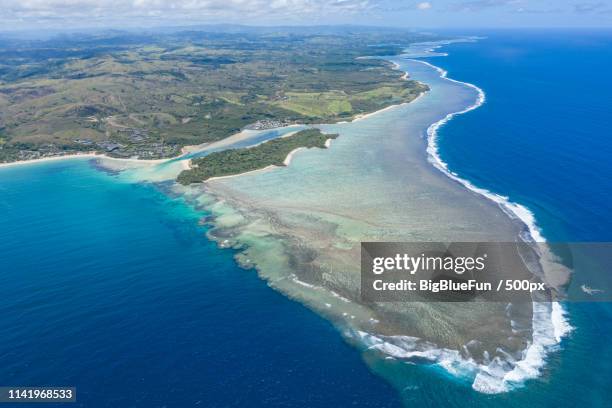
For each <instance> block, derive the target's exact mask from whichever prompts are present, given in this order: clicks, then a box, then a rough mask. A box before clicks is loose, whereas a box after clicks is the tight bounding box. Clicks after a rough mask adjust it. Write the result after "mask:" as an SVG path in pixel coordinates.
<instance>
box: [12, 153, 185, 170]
mask: <svg viewBox="0 0 612 408" xmlns="http://www.w3.org/2000/svg"><path fill="white" fill-rule="evenodd" d="M179 157H180V156H179ZM84 158H85V159H87V158H89V159H104V160H111V161H118V162H123V163H142V164H144V165H147V164H160V163H164V162H166V161H168V160H172V159H152V160H146V159H122V158H118V157H110V156H107V155H105V154H101V153H95V152H89V153H85V152H84V153H71V154H64V155H60V156H51V157H41V158H40V159H31V160H19V161H14V162H8V163H0V169H1V168H5V167H16V166H25V165H30V164H41V163H47V162H54V161H60V160H74V159H84Z"/></svg>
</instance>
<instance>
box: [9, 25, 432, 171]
mask: <svg viewBox="0 0 612 408" xmlns="http://www.w3.org/2000/svg"><path fill="white" fill-rule="evenodd" d="M391 39H392V40H393V41H391ZM423 39H430V38H428V37H424V36H421V35H417V34H414V33H409V32H393V33H378V32H376V31H375V30H373V31H372V32H368V31H362V32H358V33H352V32H338V33H329V34H316V32H308V33H289V32H261V33H258V32H254V33H248V34H241V33H232V34H227V33H224V34H220V33H206V32H198V31H185V32H176V33H169V34H163V35H161V34H160V35H137V34H122V33H116V32H114V33H110V34H100V35H95V36H85V35H83V36H77V35H73V36H71V37H61V38H57V39H54V40H46V41H38V42H36V41H27V42H26V41H22V42H20V41H17V40H12V41H5V42H3V41H2V40H1V39H0V161H12V160H18V159H27V158H36V157H40V156H48V155H57V154H63V153H69V152H76V151H92V150H95V151H101V152H104V153H107V154H110V155H112V156H117V157H128V156H138V157H140V158H159V157H169V156H174V155H176V154H178V152H179V150H180V148H181V147H182V146H185V145H192V144H200V143H204V142H211V141H215V140H219V139H222V138H225V137H227V136H229V135H231V134H233V133H235V132H237V131H239V130H240V129H242V128H244V127H245V126H247V125H249V124H252V123H255V122H257V121H266V120H268V121H271V120H272V121H275V123H295V122H302V123H317V122H318V123H321V122H322V121H336V120H341V119H347V118H350V117H352V116H354V115H356V114H360V113H365V112H371V111H374V110H377V109H380V108H381V107H384V106H387V105H389V104H393V103H398V102H405V101H409V100H411V99H413V98H414V97H415V96H416V95H418V94H419V93H420V92H422V91H423V90H424V89H425V87H424V86H423V85H421V84H419V83H416V82H414V81H406V80H403V79H402V78H401V73H400V72H398V71H395V70H392V69H391V66H390V64H388V63H387V62H385V61H382V60H379V59H363V58H358V57H360V56H363V55H388V54H394V53H398V52H399V51H401V49H402V46H403V45H407V44H408V43H410V42H413V41H417V40H423ZM373 44H397V45H390V46H377V47H372V45H373ZM402 44H403V45H402Z"/></svg>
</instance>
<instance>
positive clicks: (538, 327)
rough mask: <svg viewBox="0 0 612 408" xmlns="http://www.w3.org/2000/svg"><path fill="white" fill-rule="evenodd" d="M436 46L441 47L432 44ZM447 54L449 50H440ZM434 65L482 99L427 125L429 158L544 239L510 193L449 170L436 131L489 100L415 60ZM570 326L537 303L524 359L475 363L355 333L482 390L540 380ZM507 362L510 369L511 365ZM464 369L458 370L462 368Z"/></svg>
mask: <svg viewBox="0 0 612 408" xmlns="http://www.w3.org/2000/svg"><path fill="white" fill-rule="evenodd" d="M434 48H437V47H434ZM438 55H445V54H438ZM412 60H413V61H415V62H419V63H422V64H425V65H428V66H430V67H431V68H433V69H435V70H437V71H438V72H439V73H440V77H441V78H444V79H446V80H448V81H451V82H455V83H460V84H463V85H465V86H468V87H470V88H473V89H474V90H476V92H477V94H478V98H477V100H476V102H475V103H474V104H472V105H470V106H468V107H467V108H465V109H464V110H461V111H457V112H453V113H449V114H447V115H446V116H445V117H444V118H443V119H441V120H439V121H437V122H435V123H433V124H431V125H430V126H429V128H428V129H427V154H428V160H429V162H430V163H431V164H432V165H433V166H434V167H436V168H437V169H438V170H440V171H441V172H443V173H444V174H445V175H446V176H448V177H449V178H451V179H452V180H455V181H457V182H458V183H460V184H462V185H463V186H464V187H466V188H467V189H469V190H471V191H473V192H475V193H477V194H479V195H481V196H483V197H485V198H487V199H489V200H491V201H493V202H495V203H497V204H498V205H499V206H500V208H501V209H502V210H503V211H504V212H505V213H506V214H508V215H509V216H510V217H512V218H515V219H518V220H520V221H522V222H523V223H524V225H525V226H526V231H525V234H523V235H522V238H523V239H524V240H526V241H532V242H546V240H545V238H544V236H543V235H542V232H541V230H540V229H539V228H538V226H537V224H536V220H535V216H534V214H533V213H532V212H531V211H530V210H529V209H528V208H527V207H525V206H523V205H521V204H518V203H514V202H511V201H510V200H509V198H508V197H505V196H502V195H499V194H496V193H493V192H491V191H489V190H486V189H484V188H480V187H477V186H475V185H474V184H472V183H471V182H470V181H468V180H466V179H463V178H461V177H459V175H458V174H456V173H454V172H452V171H450V170H449V168H448V164H447V163H446V162H444V161H443V160H442V158H441V157H440V154H439V148H438V131H439V129H440V128H441V127H442V126H444V125H445V124H446V123H448V122H449V121H450V120H451V119H452V118H453V117H455V116H456V115H461V114H464V113H467V112H470V111H472V110H474V109H477V108H479V107H480V106H482V105H483V104H484V103H485V101H486V95H485V93H484V91H483V90H482V89H480V88H479V87H477V86H476V85H474V84H470V83H466V82H461V81H457V80H454V79H451V78H448V77H447V75H448V72H447V71H445V70H443V69H442V68H440V67H437V66H435V65H433V64H430V63H429V62H426V61H421V60H418V59H412ZM540 255H541V256H543V257H547V259H543V260H542V261H541V262H542V263H548V264H553V263H554V261H555V260H554V259H551V257H552V256H553V255H552V254H549V253H547V254H540ZM572 329H573V328H572V326H571V325H570V323H569V320H568V318H567V312H566V311H565V310H564V308H563V306H562V305H561V304H560V303H558V302H552V303H542V302H534V303H533V319H532V331H533V334H532V343H531V344H530V345H529V346H528V347H527V348H526V349H525V350H524V352H523V356H522V358H521V359H520V360H516V361H513V359H512V358H509V359H508V360H507V361H503V362H502V361H501V360H500V359H499V358H497V357H496V358H495V359H494V360H493V361H491V362H490V363H489V364H486V365H485V364H477V363H475V362H474V360H473V359H465V358H463V357H462V356H461V355H460V353H458V352H457V351H453V350H446V349H436V348H435V347H434V346H432V345H426V346H423V345H422V344H421V345H420V346H419V347H420V348H416V347H415V346H416V345H417V344H418V343H417V341H416V339H413V338H407V337H406V336H380V337H377V336H375V335H372V334H368V333H364V332H359V333H357V336H358V337H359V338H361V339H362V341H364V342H365V343H366V344H368V345H369V347H370V348H373V349H376V350H379V351H381V352H383V353H385V354H389V355H392V356H394V357H397V358H402V359H406V358H408V359H410V358H413V357H415V356H416V357H422V358H426V359H428V360H431V361H433V362H435V363H437V364H439V365H440V366H441V367H443V368H445V369H446V370H447V371H448V372H449V373H451V374H454V375H461V376H466V375H471V376H473V378H474V380H473V383H472V387H473V388H474V389H475V390H476V391H479V392H483V393H490V394H494V393H500V392H507V391H509V390H511V389H513V388H515V387H518V386H521V385H522V384H524V382H525V381H526V380H529V379H533V378H536V377H537V376H538V375H539V374H540V370H541V369H542V368H543V367H544V365H545V362H546V356H547V355H548V354H549V353H550V352H552V351H555V350H557V349H558V348H559V345H560V343H561V341H562V339H563V338H564V337H565V336H567V335H568V334H569V333H570V332H571V331H572ZM508 363H510V365H511V367H510V368H508ZM458 367H460V368H458Z"/></svg>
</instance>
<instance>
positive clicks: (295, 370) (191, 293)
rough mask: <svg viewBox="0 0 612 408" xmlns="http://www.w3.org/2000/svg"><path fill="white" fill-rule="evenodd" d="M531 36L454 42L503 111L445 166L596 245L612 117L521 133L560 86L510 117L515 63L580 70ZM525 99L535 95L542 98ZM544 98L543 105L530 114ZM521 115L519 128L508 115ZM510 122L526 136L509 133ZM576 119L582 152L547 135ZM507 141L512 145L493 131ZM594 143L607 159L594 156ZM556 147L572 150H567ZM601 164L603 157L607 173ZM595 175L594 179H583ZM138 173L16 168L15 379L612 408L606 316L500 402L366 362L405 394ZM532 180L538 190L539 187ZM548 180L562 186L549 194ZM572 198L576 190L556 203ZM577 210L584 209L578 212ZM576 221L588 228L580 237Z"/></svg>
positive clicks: (9, 357) (8, 348)
mask: <svg viewBox="0 0 612 408" xmlns="http://www.w3.org/2000/svg"><path fill="white" fill-rule="evenodd" d="M518 40H520V41H518ZM518 40H517V41H518V42H513V41H514V40H513V39H512V37H510V38H508V37H500V38H498V37H493V36H491V37H490V40H488V41H489V42H480V43H473V44H455V45H452V46H450V47H448V51H449V52H450V53H451V55H450V56H449V57H445V58H435V59H431V60H430V61H431V62H432V63H434V64H437V65H440V66H443V67H444V68H446V69H448V70H449V76H450V77H452V78H457V79H461V80H465V81H469V82H473V83H475V84H477V85H479V86H481V87H482V88H483V89H485V91H486V92H487V97H488V100H487V104H485V105H484V106H483V107H482V108H481V109H482V110H483V112H485V113H486V112H488V113H487V114H486V115H485V114H480V113H479V111H480V109H479V110H476V111H473V112H471V113H469V114H467V115H464V116H461V117H457V118H455V119H454V120H453V121H451V122H449V124H448V125H447V126H446V127H445V128H443V129H442V131H441V133H440V134H441V138H442V139H441V141H440V147H441V154H442V156H443V158H444V159H445V160H447V161H448V163H449V165H450V166H451V169H452V170H453V171H455V172H457V173H458V174H460V175H462V176H465V177H467V178H469V179H470V180H473V181H474V182H475V183H476V184H477V185H479V186H482V187H486V188H488V189H490V190H492V191H496V192H500V193H505V194H509V195H510V197H511V198H512V199H514V200H515V201H517V202H520V203H522V204H525V205H527V206H529V208H532V209H533V211H534V212H535V214H536V217H537V219H538V221H539V224H540V226H541V227H542V229H543V232H544V233H545V235H546V236H547V238H549V239H554V238H556V237H559V238H560V239H570V238H572V239H579V237H586V236H585V235H582V234H583V231H585V229H584V224H583V223H582V222H578V221H577V220H576V216H575V214H577V213H579V214H580V217H579V218H578V219H579V220H583V219H585V220H586V219H589V215H591V217H592V218H590V222H592V223H593V225H596V226H597V228H595V229H591V231H599V233H598V234H601V235H596V236H594V235H592V234H593V232H591V235H590V236H589V238H590V239H594V238H593V237H595V238H599V239H601V240H603V239H609V236H607V235H606V233H607V232H609V231H610V229H609V228H608V227H606V225H607V224H606V222H609V217H607V216H606V215H605V214H606V212H605V209H606V208H608V207H606V206H609V204H610V200H609V197H607V196H605V195H602V194H604V193H605V192H609V191H610V190H609V189H606V188H605V187H606V184H602V180H603V181H604V182H605V180H606V178H605V175H606V174H609V173H606V172H607V168H605V167H603V168H602V166H605V163H599V162H598V159H599V158H600V156H599V155H601V154H602V152H606V151H608V150H606V149H609V145H608V144H606V142H608V143H609V139H606V138H605V137H601V136H602V135H603V136H605V135H606V133H605V129H603V130H602V128H601V127H600V128H598V129H599V130H592V131H588V128H587V127H588V126H589V124H590V123H592V124H595V125H597V124H599V125H597V126H601V125H600V124H601V123H602V121H604V122H605V120H606V119H605V117H606V116H597V115H596V114H597V113H598V112H599V113H601V112H603V115H606V114H607V113H606V112H607V111H606V105H601V104H599V103H600V102H597V99H596V98H595V101H596V102H595V104H594V105H588V106H587V105H585V103H586V102H585V101H588V99H585V98H576V99H575V100H573V102H574V103H575V105H574V106H573V107H572V109H571V112H572V113H573V114H574V115H575V114H583V115H584V113H585V112H587V113H588V112H591V113H593V115H591V116H590V118H591V120H588V119H589V116H586V117H582V119H583V121H579V120H573V121H568V122H563V123H562V126H561V127H560V128H559V129H558V133H555V132H543V133H541V134H538V136H537V137H526V136H525V135H528V134H530V132H525V131H524V130H521V128H520V126H521V124H522V125H523V126H526V129H530V131H533V130H534V129H539V127H538V126H539V125H538V122H532V120H533V119H529V121H527V120H526V118H525V117H524V114H525V113H531V112H539V116H537V119H542V116H543V115H544V118H546V115H547V113H546V110H542V107H543V100H545V98H546V97H547V95H548V96H551V95H550V92H551V91H550V89H555V86H556V84H555V83H551V84H550V88H548V91H547V92H546V93H544V94H540V93H539V92H538V93H536V94H534V96H533V97H532V98H525V99H522V101H523V103H521V104H520V105H516V106H517V107H516V108H515V110H514V111H510V110H508V109H509V108H512V107H513V106H515V105H512V104H509V102H511V101H512V100H514V99H512V98H509V97H508V92H511V91H512V89H511V88H512V84H511V83H507V81H503V79H504V78H506V77H507V75H508V70H509V69H510V67H511V68H513V69H515V70H517V72H514V73H513V74H512V75H518V74H519V73H520V74H522V75H524V76H523V77H522V80H521V83H538V84H540V83H547V79H546V78H545V76H546V74H545V72H546V70H545V69H541V68H542V67H543V66H544V67H546V63H548V64H550V66H548V67H546V68H548V69H551V70H552V69H554V70H556V71H555V72H557V73H556V74H555V75H558V77H559V78H564V77H566V76H567V75H569V74H567V72H566V75H563V72H558V71H559V70H560V69H561V68H560V66H565V65H564V64H560V61H558V60H557V59H555V58H552V57H551V58H550V59H545V58H544V59H542V58H540V59H538V58H535V60H536V61H537V62H538V66H537V67H536V66H533V65H527V66H525V65H524V64H529V63H530V62H531V61H532V60H533V56H534V55H548V56H554V55H558V54H559V53H561V52H562V51H561V50H560V49H563V50H564V51H563V52H565V50H566V47H565V45H564V46H563V47H562V46H561V45H559V43H556V42H555V40H554V39H546V38H544V39H541V40H540V41H536V42H533V41H531V42H526V41H525V38H524V37H519V39H518ZM560 41H562V42H563V41H566V40H563V37H561V40H560ZM599 41H600V44H603V45H605V44H608V43H606V42H605V41H603V40H601V39H600V40H599ZM496 47H499V49H498V50H496ZM520 47H523V48H525V47H526V48H527V49H526V50H524V52H525V53H526V55H529V56H531V58H525V59H520V58H519V59H516V60H514V59H513V63H512V64H510V65H509V64H508V63H507V62H505V63H500V61H499V55H500V52H501V51H500V50H502V51H503V50H506V51H505V52H504V53H501V55H505V54H507V50H508V49H510V50H515V49H516V48H519V49H520ZM551 47H552V48H551ZM605 49H607V48H606V47H605V46H602V47H591V48H589V47H587V48H586V49H585V48H581V47H576V48H575V49H573V51H574V52H576V53H577V54H575V56H576V57H575V58H573V59H571V60H572V61H573V63H574V64H578V65H569V66H568V70H569V69H571V70H572V72H577V70H579V69H586V68H587V67H580V65H579V64H580V61H598V58H602V61H608V60H607V59H606V58H607V57H606V55H608V54H606V53H605ZM455 54H456V55H457V58H454V57H453V56H454V55H455ZM487 55H489V57H487ZM519 55H520V53H519ZM596 55H597V57H595V56H596ZM578 56H579V57H578ZM476 61H478V63H482V64H485V63H486V64H489V65H478V64H477V63H476ZM542 64H544V65H542ZM415 67H416V65H415ZM502 68H503V69H502ZM415 69H416V68H415ZM470 72H471V73H472V74H471V75H470ZM479 79H482V81H480V82H479ZM589 79H590V78H585V77H584V76H581V80H586V81H588V80H589ZM599 80H601V78H599ZM500 85H505V87H504V86H502V87H501V88H500V87H499V86H500ZM592 85H593V86H592V87H588V89H591V90H592V93H594V94H595V96H596V95H599V93H598V92H596V90H597V89H600V90H601V97H602V98H603V97H605V95H607V93H605V94H604V92H603V91H605V89H606V88H605V86H599V87H596V86H595V84H592ZM537 89H538V88H537V87H533V90H534V92H536V90H537ZM540 89H541V88H540ZM519 91H520V92H519ZM516 92H517V93H516V94H514V95H515V97H516V98H518V97H519V94H523V93H524V92H525V88H524V87H519V88H517V89H516ZM573 92H574V93H578V92H579V89H578V88H575V89H573ZM553 96H554V95H553ZM498 98H501V100H499V99H498ZM508 98H509V99H508ZM540 98H544V99H540ZM557 98H558V97H557ZM530 101H534V105H533V106H532V107H531V108H525V105H524V104H525V103H529V102H530ZM536 102H537V103H536ZM554 106H555V105H554V104H553V107H554ZM485 108H486V109H488V111H486V110H485ZM502 112H503V113H502ZM508 117H511V118H512V120H508V121H503V119H504V118H508ZM557 117H558V116H557ZM608 117H609V116H608ZM471 118H478V120H476V119H471ZM500 121H501V122H500ZM556 122H558V120H556V119H553V120H551V121H550V122H549V123H548V125H553V124H555V123H556ZM499 123H504V126H503V127H497V126H496V124H499ZM364 124H365V122H364ZM510 125H513V126H515V127H514V128H511V129H510V130H508V131H507V132H506V131H505V130H506V129H508V127H509V126H510ZM569 125H575V126H576V128H575V129H573V130H572V132H573V134H582V135H583V137H581V138H577V139H575V142H576V145H574V146H572V145H569V146H568V145H564V144H562V143H561V142H560V140H559V139H556V140H555V139H546V138H545V137H544V136H547V135H551V136H554V135H555V134H556V135H564V134H566V133H564V132H565V130H564V129H567V126H569ZM595 125H594V126H595ZM332 128H333V127H332ZM401 128H402V127H401V126H400V125H398V126H397V129H401ZM585 128H586V130H585ZM496 129H500V133H493V131H494V130H496ZM523 129H525V128H523ZM492 135H494V137H492ZM517 135H521V138H520V140H521V143H517V141H516V136H517ZM584 135H586V136H584ZM597 135H599V136H600V137H597ZM585 137H587V139H585ZM585 140H586V141H588V143H586V142H585ZM564 142H567V140H564ZM594 143H595V145H596V146H597V148H596V149H588V148H587V147H589V146H590V147H592V146H593V144H594ZM500 144H501V145H502V146H503V148H501V149H500ZM525 144H529V145H530V147H532V148H534V149H536V150H535V151H538V150H537V149H540V152H550V151H553V152H554V153H559V154H560V157H568V156H569V157H572V159H571V160H563V161H562V163H563V165H560V164H559V163H560V161H559V160H560V159H559V157H557V158H555V155H554V154H553V155H549V156H550V157H548V161H542V160H540V159H541V156H534V153H533V150H531V149H528V148H526V147H525ZM551 144H554V145H555V146H557V147H558V148H557V149H554V150H550V145H551ZM590 150H591V151H592V152H593V156H589V154H590V153H589V151H590ZM509 152H511V154H509ZM577 153H579V154H577ZM395 154H399V153H398V152H395ZM589 163H596V165H595V167H594V168H591V171H592V172H591V173H589V167H588V166H589ZM298 164H299V161H298ZM572 164H576V165H577V166H578V167H579V169H578V168H572V166H571V165H572ZM512 166H513V167H512ZM560 169H562V170H563V171H562V172H561V171H560ZM510 170H512V171H510ZM595 170H596V171H595ZM312 171H316V169H312ZM584 172H587V173H588V177H586V178H578V177H576V178H575V179H572V177H571V176H572V174H583V173H584ZM534 175H537V177H534ZM519 176H521V177H519ZM602 176H603V177H602ZM558 178H561V179H562V181H561V182H560V184H561V186H562V187H563V188H561V187H559V189H558V190H557V189H556V188H551V189H548V190H547V189H544V188H543V186H547V185H550V186H552V187H555V186H557V184H558V183H557V180H558ZM125 179H126V178H124V177H117V176H115V175H112V174H109V173H105V172H102V171H99V170H97V169H96V168H95V167H92V166H90V165H89V163H88V162H87V161H84V160H77V161H66V162H56V163H49V164H44V165H34V166H24V167H19V168H7V169H1V170H0V210H1V212H0V240H1V242H2V245H1V246H0V279H2V283H3V284H2V286H1V287H0V316H1V317H0V338H1V339H2V343H0V379H2V383H3V384H2V385H75V386H77V388H78V396H79V397H78V398H79V405H81V406H87V407H90V406H91V407H97V406H109V407H110V406H112V407H127V406H142V407H152V406H160V407H161V406H167V407H184V406H219V407H225V406H244V405H246V404H248V405H251V406H308V407H310V406H321V407H323V406H325V407H327V406H331V405H336V406H348V405H351V406H352V405H354V406H372V407H384V406H399V405H400V400H402V399H403V400H404V401H405V402H407V404H409V406H431V407H434V406H445V407H446V406H466V405H467V406H475V407H486V406H506V407H515V406H516V407H519V406H520V407H523V406H536V407H545V406H546V407H548V406H555V407H559V406H568V407H570V406H602V407H603V406H609V405H610V404H609V398H608V397H607V395H606V387H607V385H608V384H609V383H610V380H611V379H612V372H611V364H610V361H611V359H612V355H611V354H612V353H611V351H610V350H611V348H610V346H609V341H608V339H609V338H610V335H611V334H612V333H611V331H610V312H609V308H608V307H607V305H587V304H581V305H569V311H570V321H571V323H572V325H573V326H574V327H575V330H574V332H573V333H572V334H571V336H570V337H569V338H567V339H565V340H564V341H563V343H562V349H561V351H559V352H556V353H552V354H550V355H549V356H548V357H547V365H546V368H545V370H544V371H543V372H542V375H541V376H540V377H539V378H538V379H536V380H531V381H529V382H527V384H526V386H525V387H523V388H520V389H517V390H514V391H511V392H508V393H503V394H498V395H484V394H481V393H478V392H476V391H474V390H473V389H472V388H471V383H470V382H467V381H462V380H461V379H457V378H456V377H453V376H451V375H450V374H448V373H446V372H445V371H444V370H442V369H441V368H440V367H437V366H434V365H427V364H421V365H413V364H408V365H407V364H404V363H400V362H398V361H392V360H379V359H377V358H375V357H374V356H373V355H371V354H369V353H366V355H365V358H366V359H367V360H368V361H369V362H370V364H371V366H372V367H373V368H374V371H376V372H379V373H381V375H382V376H384V377H386V378H388V379H390V382H391V383H392V384H393V385H394V386H395V387H396V389H393V387H391V386H390V385H389V384H388V383H387V382H385V381H383V380H382V379H381V378H380V377H379V376H376V375H374V374H372V373H371V372H370V371H369V370H368V369H367V367H366V365H364V364H363V363H362V361H361V356H360V354H359V353H358V352H357V351H356V350H355V349H353V348H352V347H349V346H348V345H346V344H345V343H344V342H343V341H342V340H341V339H340V336H339V335H338V333H337V331H336V329H334V328H333V327H332V326H331V325H330V324H329V323H327V322H326V321H324V320H323V319H321V318H320V317H318V316H317V315H315V314H314V313H312V312H310V311H309V310H307V309H306V308H304V307H302V306H300V305H299V304H297V303H295V302H292V301H290V300H288V299H286V298H285V297H283V296H281V295H279V294H277V293H276V292H274V291H273V290H271V289H270V288H268V287H267V286H266V284H265V283H264V282H263V281H261V280H260V279H259V278H258V277H257V276H256V275H255V273H254V272H252V271H245V270H242V269H239V268H237V267H236V266H235V264H234V262H233V259H232V255H233V253H232V251H229V250H223V251H221V250H219V249H217V248H216V246H215V245H214V244H212V243H211V242H209V241H208V240H207V239H206V238H205V237H204V233H205V229H204V227H200V226H198V220H199V219H200V218H201V217H202V216H204V215H206V214H203V213H201V212H198V211H196V210H194V209H193V208H192V207H191V206H189V205H188V204H187V203H185V202H184V201H183V200H181V199H178V198H175V197H173V196H172V194H169V193H168V192H167V190H166V189H165V187H166V185H165V184H161V185H158V186H152V185H148V184H140V183H128V182H126V181H125ZM530 179H533V180H534V184H535V185H537V188H533V189H529V188H528V187H529V180H530ZM540 179H543V180H545V181H546V180H549V181H548V183H546V182H542V183H541V184H538V183H536V182H537V181H538V180H540ZM573 189H577V190H576V191H582V192H584V191H586V193H585V194H586V196H587V203H586V204H585V205H584V206H583V205H581V204H580V201H579V200H574V198H575V197H570V198H572V200H568V199H567V197H565V196H568V194H566V192H567V191H572V190H573ZM589 191H591V193H588V192H589ZM558 193H564V194H565V196H564V197H561V196H559V197H558V198H555V194H558ZM590 198H592V200H588V199H590ZM535 202H538V203H540V204H539V205H534V203H535ZM546 202H550V203H553V204H554V205H552V206H550V207H547V206H546ZM568 202H571V203H574V204H575V205H573V206H572V207H571V208H570V207H568V204H567V203H568ZM566 207H567V208H566ZM602 211H603V212H602ZM551 214H552V215H551ZM593 214H595V215H596V216H593ZM608 214H609V213H608ZM550 220H556V222H557V224H555V223H551V222H550ZM572 224H576V225H578V227H579V228H576V229H575V230H574V233H573V235H572V234H571V231H572V228H571V225H572ZM560 225H562V226H560ZM568 225H569V227H568ZM556 231H563V234H561V233H559V235H556ZM394 379H402V380H401V381H394ZM406 379H408V381H406Z"/></svg>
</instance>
